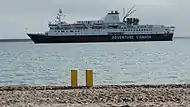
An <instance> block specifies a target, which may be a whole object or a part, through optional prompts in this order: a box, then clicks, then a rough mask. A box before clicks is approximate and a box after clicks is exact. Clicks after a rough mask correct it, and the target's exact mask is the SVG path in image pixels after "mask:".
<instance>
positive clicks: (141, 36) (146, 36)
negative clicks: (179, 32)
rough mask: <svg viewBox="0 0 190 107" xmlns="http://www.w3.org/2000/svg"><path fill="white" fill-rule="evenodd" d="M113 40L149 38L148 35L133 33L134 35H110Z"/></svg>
mask: <svg viewBox="0 0 190 107" xmlns="http://www.w3.org/2000/svg"><path fill="white" fill-rule="evenodd" d="M112 39H114V40H122V39H126V40H134V39H151V36H150V35H134V36H112Z"/></svg>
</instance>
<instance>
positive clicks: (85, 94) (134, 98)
mask: <svg viewBox="0 0 190 107" xmlns="http://www.w3.org/2000/svg"><path fill="white" fill-rule="evenodd" d="M0 99H1V100H0V106H1V107H190V85H187V84H183V85H110V86H94V87H91V88H87V87H83V86H80V87H78V88H76V89H73V88H71V87H67V86H0Z"/></svg>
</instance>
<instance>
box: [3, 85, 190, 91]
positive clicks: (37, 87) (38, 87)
mask: <svg viewBox="0 0 190 107" xmlns="http://www.w3.org/2000/svg"><path fill="white" fill-rule="evenodd" d="M118 87H119V88H190V84H159V85H153V84H144V85H135V84H130V85H94V86H93V87H87V86H78V87H71V86H59V85H35V86H33V85H0V91H14V90H22V91H24V90H70V89H104V88H118Z"/></svg>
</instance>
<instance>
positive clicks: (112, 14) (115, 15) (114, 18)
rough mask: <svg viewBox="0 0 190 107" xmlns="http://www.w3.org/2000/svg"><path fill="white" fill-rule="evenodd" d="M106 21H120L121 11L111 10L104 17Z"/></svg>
mask: <svg viewBox="0 0 190 107" xmlns="http://www.w3.org/2000/svg"><path fill="white" fill-rule="evenodd" d="M103 21H104V23H119V22H120V19H119V12H118V11H115V12H114V11H111V12H110V13H108V14H107V15H106V16H105V18H104V20H103Z"/></svg>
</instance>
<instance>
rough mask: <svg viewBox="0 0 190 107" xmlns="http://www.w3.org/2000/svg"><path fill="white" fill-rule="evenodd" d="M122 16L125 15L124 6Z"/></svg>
mask: <svg viewBox="0 0 190 107" xmlns="http://www.w3.org/2000/svg"><path fill="white" fill-rule="evenodd" d="M123 17H125V8H123Z"/></svg>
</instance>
